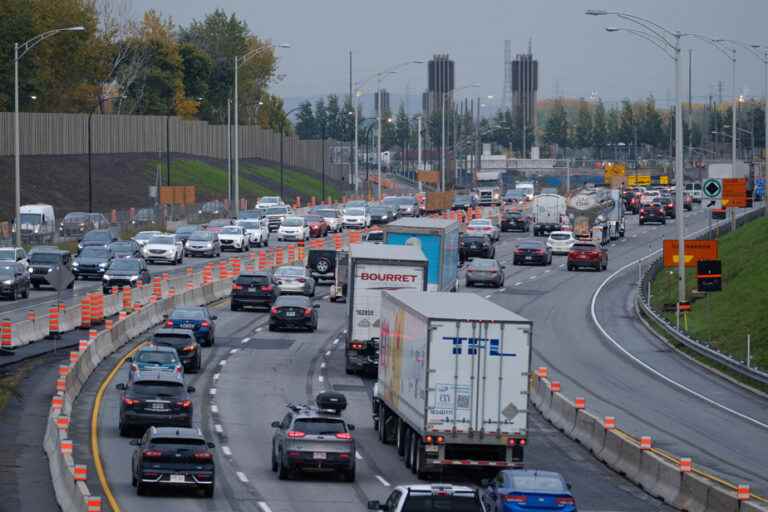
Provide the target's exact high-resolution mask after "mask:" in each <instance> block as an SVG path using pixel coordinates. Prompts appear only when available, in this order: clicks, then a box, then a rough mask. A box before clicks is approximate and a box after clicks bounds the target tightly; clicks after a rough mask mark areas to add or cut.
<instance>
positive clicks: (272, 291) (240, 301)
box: [230, 272, 280, 311]
mask: <svg viewBox="0 0 768 512" xmlns="http://www.w3.org/2000/svg"><path fill="white" fill-rule="evenodd" d="M279 295H280V292H279V291H278V289H277V286H275V285H273V284H272V274H271V273H270V272H254V273H252V274H240V275H239V276H237V278H236V279H235V281H234V282H233V283H232V299H231V302H230V309H231V310H232V311H239V310H241V309H243V308H244V307H254V308H255V307H266V308H269V307H271V306H272V304H273V303H274V302H275V300H277V297H278V296H279Z"/></svg>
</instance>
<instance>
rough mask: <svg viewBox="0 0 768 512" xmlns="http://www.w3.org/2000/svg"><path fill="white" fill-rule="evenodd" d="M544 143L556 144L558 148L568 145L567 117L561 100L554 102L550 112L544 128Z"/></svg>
mask: <svg viewBox="0 0 768 512" xmlns="http://www.w3.org/2000/svg"><path fill="white" fill-rule="evenodd" d="M544 142H546V143H549V144H557V145H558V146H560V147H563V148H564V147H566V146H567V145H568V115H567V113H566V112H565V105H564V104H563V101H562V100H561V99H557V100H555V104H554V105H553V107H552V111H551V112H550V113H549V117H547V122H546V125H545V126H544Z"/></svg>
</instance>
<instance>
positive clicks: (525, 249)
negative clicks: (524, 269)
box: [512, 240, 552, 265]
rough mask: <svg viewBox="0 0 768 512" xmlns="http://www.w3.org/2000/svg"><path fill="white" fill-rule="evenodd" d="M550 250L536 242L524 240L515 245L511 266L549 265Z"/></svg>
mask: <svg viewBox="0 0 768 512" xmlns="http://www.w3.org/2000/svg"><path fill="white" fill-rule="evenodd" d="M551 263H552V249H550V248H549V247H548V246H547V244H545V243H544V242H540V241H538V240H524V241H522V242H520V243H518V244H517V246H516V247H515V253H514V256H513V257H512V264H513V265H529V264H530V265H550V264H551Z"/></svg>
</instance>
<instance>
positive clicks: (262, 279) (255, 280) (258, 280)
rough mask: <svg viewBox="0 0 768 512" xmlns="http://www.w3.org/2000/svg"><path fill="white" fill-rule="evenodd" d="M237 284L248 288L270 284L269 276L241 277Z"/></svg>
mask: <svg viewBox="0 0 768 512" xmlns="http://www.w3.org/2000/svg"><path fill="white" fill-rule="evenodd" d="M235 282H236V283H237V284H243V285H246V286H251V285H262V284H269V276H266V275H264V276H249V275H245V276H243V275H241V276H239V277H238V278H237V279H236V280H235Z"/></svg>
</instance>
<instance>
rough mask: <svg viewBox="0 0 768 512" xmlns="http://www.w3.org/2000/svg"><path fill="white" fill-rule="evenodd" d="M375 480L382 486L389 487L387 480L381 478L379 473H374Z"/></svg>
mask: <svg viewBox="0 0 768 512" xmlns="http://www.w3.org/2000/svg"><path fill="white" fill-rule="evenodd" d="M376 480H378V481H379V482H381V485H383V486H385V487H389V482H387V481H386V480H384V479H383V478H382V477H380V476H379V475H376Z"/></svg>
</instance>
